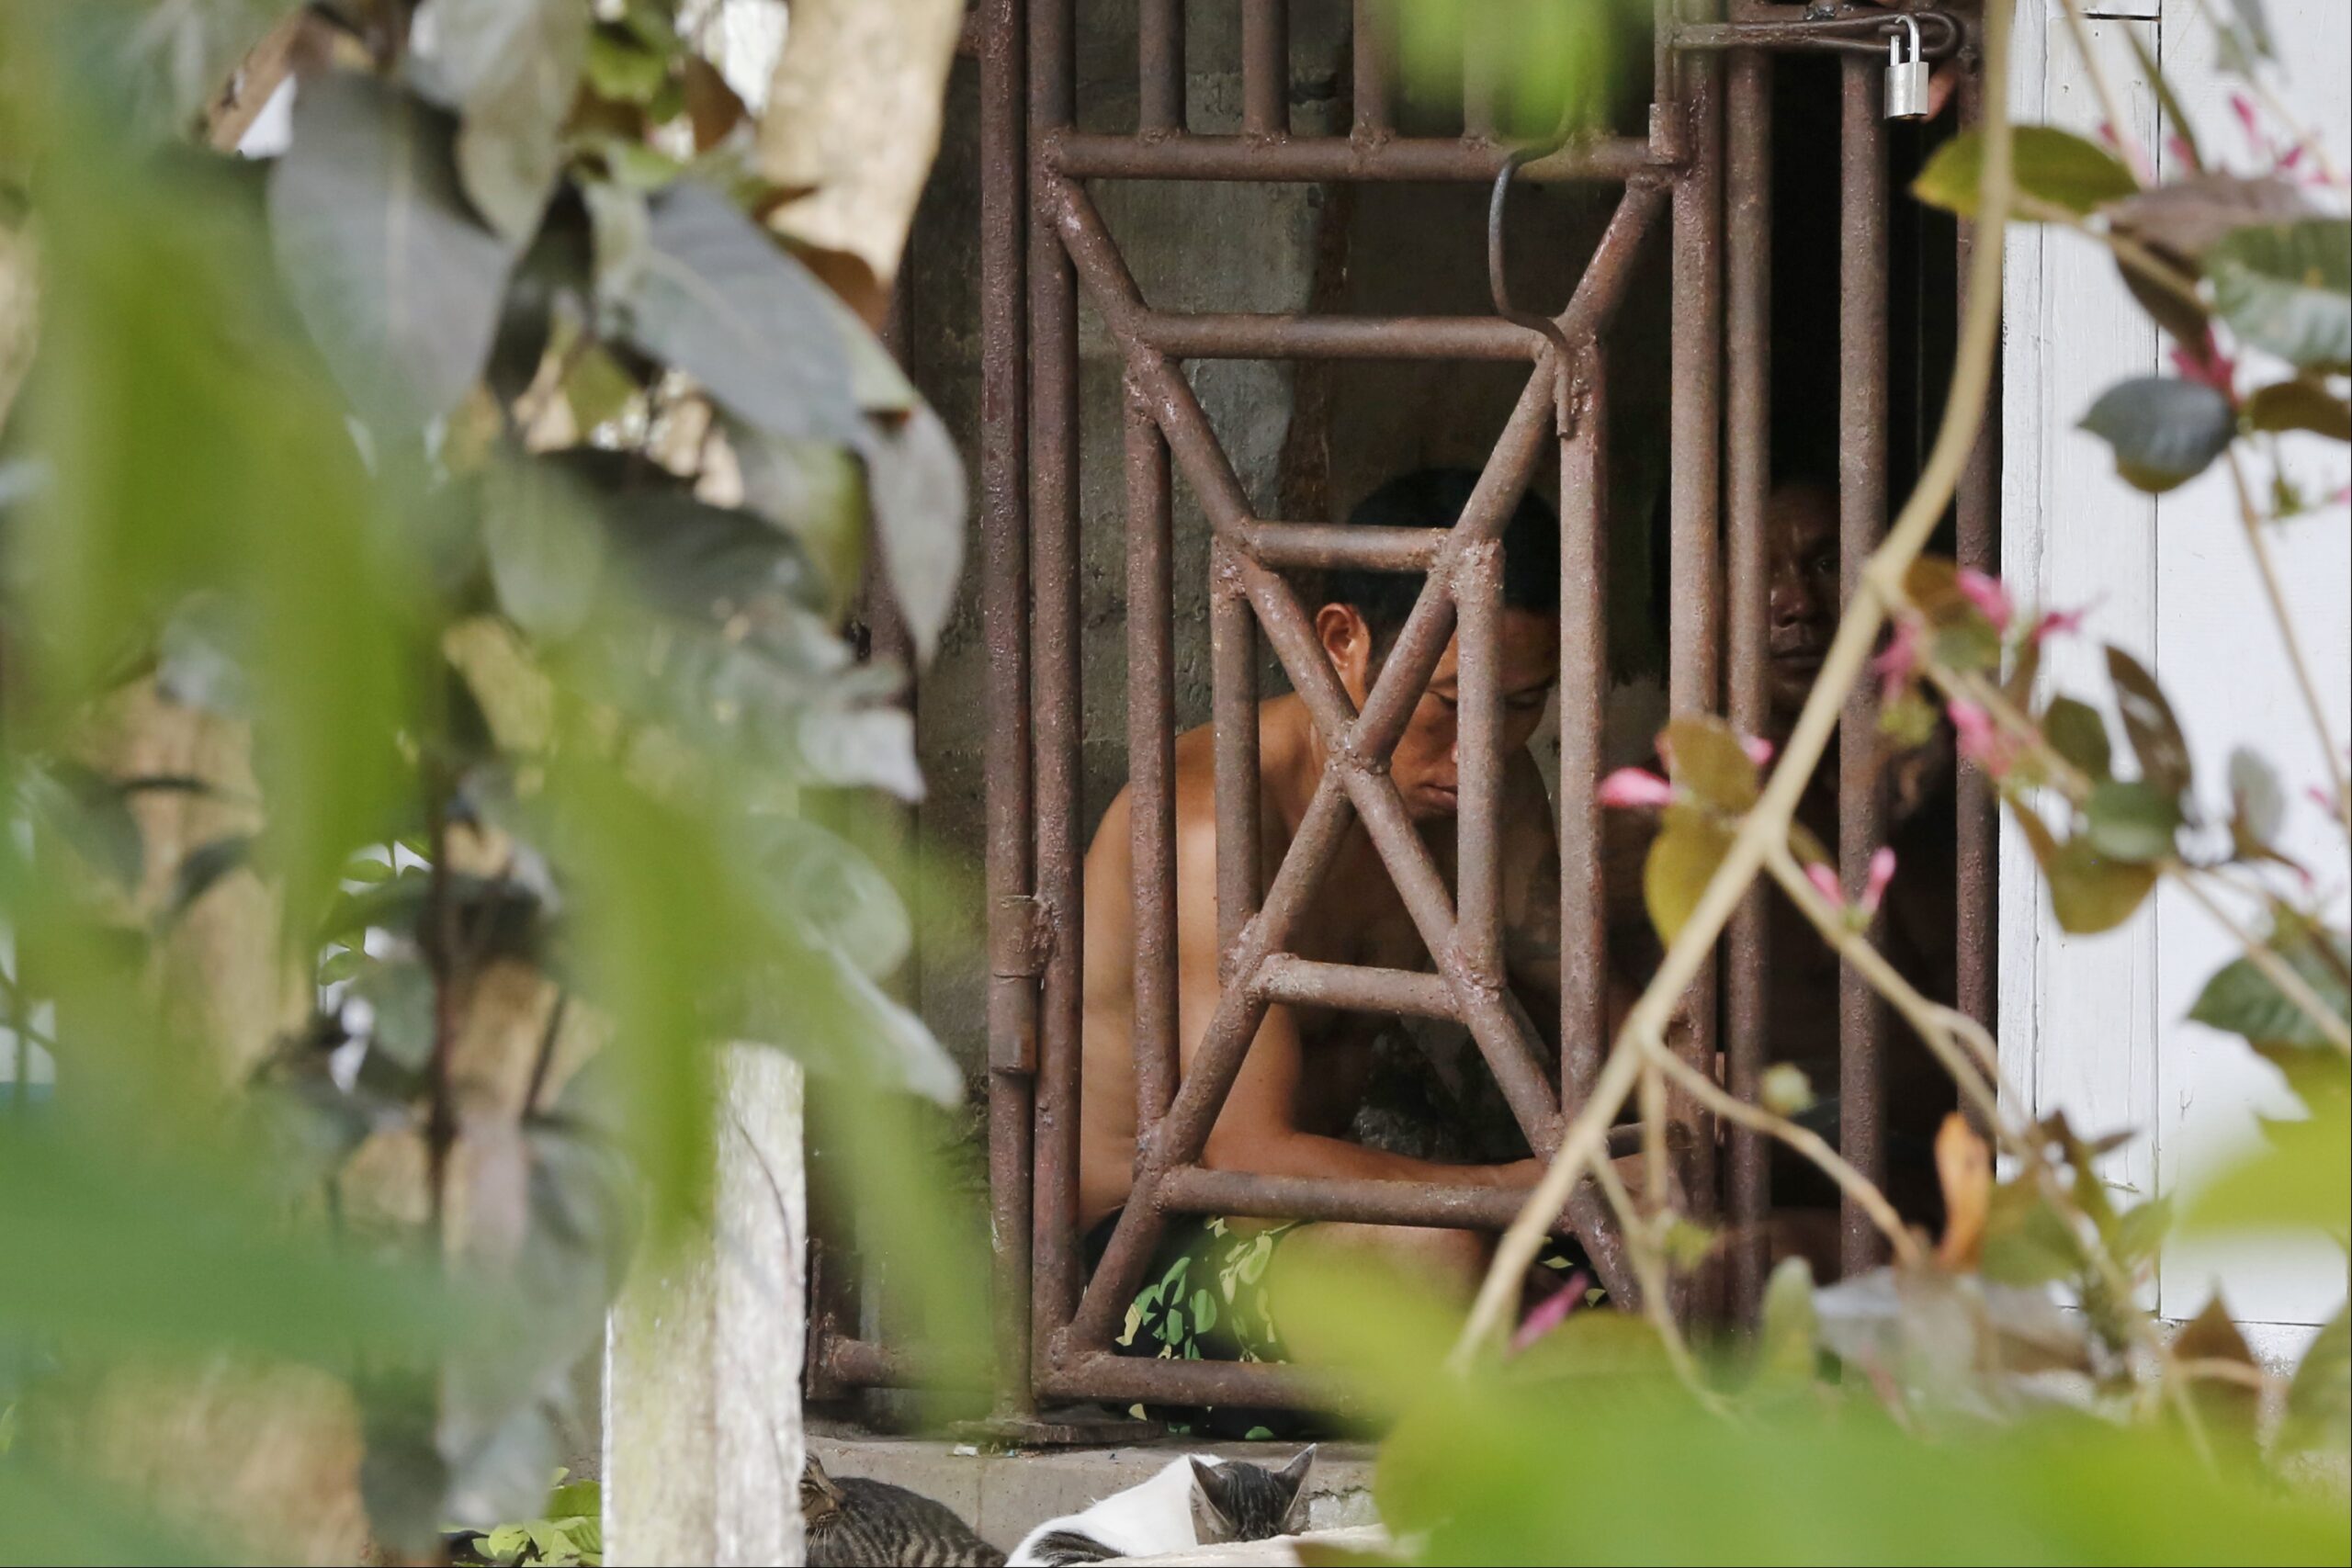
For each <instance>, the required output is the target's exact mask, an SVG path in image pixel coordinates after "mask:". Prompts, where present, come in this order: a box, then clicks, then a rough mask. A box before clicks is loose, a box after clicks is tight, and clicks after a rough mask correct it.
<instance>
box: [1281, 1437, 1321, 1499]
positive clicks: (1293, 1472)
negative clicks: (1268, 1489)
mask: <svg viewBox="0 0 2352 1568" xmlns="http://www.w3.org/2000/svg"><path fill="white" fill-rule="evenodd" d="M1314 1468H1315V1445H1314V1444H1313V1443H1309V1444H1307V1445H1306V1447H1305V1448H1303V1449H1301V1450H1298V1457H1297V1458H1296V1459H1295V1460H1293V1461H1290V1462H1289V1463H1288V1464H1286V1465H1284V1466H1283V1467H1282V1469H1280V1470H1278V1471H1276V1472H1274V1479H1275V1480H1276V1481H1279V1482H1281V1483H1282V1484H1283V1489H1284V1490H1286V1491H1288V1492H1289V1493H1290V1494H1291V1495H1293V1496H1295V1495H1298V1494H1299V1493H1300V1492H1302V1491H1304V1490H1306V1472H1308V1471H1310V1470H1312V1469H1314Z"/></svg>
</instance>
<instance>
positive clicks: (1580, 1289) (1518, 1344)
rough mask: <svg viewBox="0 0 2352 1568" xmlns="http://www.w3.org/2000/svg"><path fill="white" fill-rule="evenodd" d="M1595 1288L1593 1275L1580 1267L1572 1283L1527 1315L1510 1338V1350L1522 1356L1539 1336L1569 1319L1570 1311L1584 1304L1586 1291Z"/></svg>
mask: <svg viewBox="0 0 2352 1568" xmlns="http://www.w3.org/2000/svg"><path fill="white" fill-rule="evenodd" d="M1590 1289H1592V1276H1590V1275H1589V1274H1587V1273H1586V1272H1585V1271H1584V1270H1583V1269H1577V1271H1576V1272H1575V1273H1573V1274H1571V1275H1569V1276H1568V1282H1567V1283H1566V1284H1565V1285H1563V1286H1561V1287H1560V1289H1559V1291H1558V1292H1556V1293H1555V1294H1553V1295H1550V1296H1547V1297H1545V1298H1544V1300H1543V1301H1542V1302H1540V1303H1537V1304H1536V1307H1535V1310H1534V1311H1533V1312H1531V1313H1529V1314H1527V1321H1525V1322H1524V1323H1521V1325H1519V1332H1518V1333H1516V1334H1514V1335H1512V1336H1511V1337H1510V1353H1511V1354H1512V1355H1514V1356H1516V1355H1518V1354H1519V1353H1520V1352H1521V1350H1524V1349H1526V1348H1528V1347H1529V1346H1530V1345H1532V1344H1534V1343H1535V1342H1536V1341H1537V1340H1538V1339H1541V1338H1543V1337H1544V1336H1545V1335H1546V1334H1549V1333H1551V1332H1552V1330H1554V1329H1555V1328H1557V1327H1559V1326H1560V1325H1561V1324H1563V1323H1565V1322H1566V1321H1567V1316H1568V1314H1570V1313H1572V1312H1574V1311H1576V1310H1577V1308H1578V1307H1580V1306H1582V1305H1584V1293H1585V1292H1587V1291H1589V1290H1590Z"/></svg>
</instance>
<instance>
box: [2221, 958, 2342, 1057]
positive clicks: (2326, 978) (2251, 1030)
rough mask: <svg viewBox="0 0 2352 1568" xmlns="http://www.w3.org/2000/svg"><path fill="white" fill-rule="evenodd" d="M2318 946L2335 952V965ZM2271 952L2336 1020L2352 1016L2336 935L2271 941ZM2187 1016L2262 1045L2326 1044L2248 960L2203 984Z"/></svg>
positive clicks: (2317, 1030)
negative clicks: (2329, 947)
mask: <svg viewBox="0 0 2352 1568" xmlns="http://www.w3.org/2000/svg"><path fill="white" fill-rule="evenodd" d="M2323 942H2324V943H2327V944H2329V945H2332V946H2333V947H2334V948H2335V962H2333V963H2331V962H2330V961H2329V958H2328V955H2327V953H2325V952H2324V951H2322V947H2321V944H2322V943H2323ZM2272 951H2273V952H2275V953H2277V954H2278V956H2279V958H2281V959H2282V960H2284V961H2285V963H2286V964H2287V967H2288V968H2290V970H2292V971H2293V972H2294V973H2295V974H2297V975H2298V976H2301V977H2302V978H2303V980H2305V981H2306V982H2307V983H2308V984H2309V985H2310V987H2311V988H2312V991H2313V992H2315V993H2316V994H2317V995H2318V998H2319V1000H2320V1003H2321V1005H2322V1006H2323V1007H2325V1008H2328V1009H2330V1010H2333V1011H2334V1012H2335V1015H2336V1016H2337V1017H2338V1018H2344V1017H2346V1016H2352V996H2348V995H2347V994H2346V987H2345V981H2344V967H2343V965H2344V964H2345V961H2346V954H2347V949H2346V944H2345V941H2344V938H2343V936H2342V935H2341V934H2340V933H2328V934H2326V935H2323V936H2317V937H2308V938H2303V939H2301V940H2289V941H2284V942H2282V941H2280V940H2279V938H2278V937H2277V936H2274V937H2273V938H2272ZM2188 1017H2189V1021H2191V1022H2193V1023H2201V1024H2203V1025H2205V1026H2206V1027H2207V1028H2208V1029H2218V1030H2220V1031H2222V1032H2223V1033H2225V1034H2240V1035H2244V1036H2245V1038H2246V1039H2248V1040H2250V1041H2254V1042H2256V1043H2263V1044H2277V1045H2292V1046H2301V1045H2325V1044H2327V1043H2329V1041H2328V1037H2327V1036H2326V1034H2324V1032H2321V1030H2320V1027H2319V1025H2318V1024H2317V1023H2315V1022H2313V1021H2312V1019H2311V1017H2310V1016H2309V1015H2308V1014H2306V1013H2305V1012H2304V1011H2303V1010H2302V1009H2301V1008H2300V1007H2298V1006H2296V1005H2295V1003H2294V1001H2293V1000H2292V999H2291V998H2289V997H2288V995H2287V994H2286V993H2285V992H2284V991H2281V990H2280V989H2278V987H2277V986H2276V985H2275V984H2273V983H2272V981H2271V979H2270V977H2269V976H2267V975H2265V974H2264V973H2263V972H2262V970H2261V968H2260V967H2259V966H2257V965H2256V963H2255V962H2254V960H2253V959H2251V958H2237V959H2233V960H2232V961H2231V962H2230V963H2228V964H2224V965H2223V966H2222V968H2221V969H2220V970H2219V971H2218V972H2217V973H2216V974H2215V975H2214V976H2213V977H2212V978H2211V979H2210V980H2208V981H2206V982H2205V988H2204V990H2202V991H2201V992H2199V994H2198V998H2197V1001H2196V1004H2195V1005H2194V1006H2192V1007H2191V1008H2190V1009H2189V1010H2188Z"/></svg>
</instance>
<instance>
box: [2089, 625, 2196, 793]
mask: <svg viewBox="0 0 2352 1568" xmlns="http://www.w3.org/2000/svg"><path fill="white" fill-rule="evenodd" d="M2107 673H2108V679H2109V680H2110V681H2112V682H2115V706H2116V712H2117V714H2118V716H2120V717H2121V718H2122V720H2123V734H2124V738H2125V739H2128V740H2130V741H2131V750H2132V753H2133V755H2135V756H2136V757H2138V758H2139V760H2140V776H2141V777H2142V778H2143V779H2145V780H2146V781H2147V782H2148V783H2150V784H2154V785H2155V786H2156V787H2158V788H2159V789H2162V790H2164V791H2165V793H2166V794H2168V795H2179V794H2180V793H2181V791H2183V790H2185V789H2187V788H2188V783H2189V778H2190V767H2189V760H2188V741H2187V740H2185V739H2182V737H2181V733H2180V724H2179V721H2177V719H2175V718H2174V717H2173V714H2172V704H2171V703H2169V702H2167V701H2165V694H2164V688H2162V687H2161V686H2158V685H2157V684H2156V678H2155V677H2154V675H2151V674H2149V673H2148V671H2147V669H2146V667H2145V666H2143V665H2142V664H2141V662H2140V661H2139V660H2136V659H2134V658H2132V657H2131V655H2130V654H2128V653H2126V652H2124V651H2123V650H2122V649H2120V648H2117V647H2115V646H2114V645H2113V644H2111V643H2110V644H2109V646H2108V649H2107Z"/></svg>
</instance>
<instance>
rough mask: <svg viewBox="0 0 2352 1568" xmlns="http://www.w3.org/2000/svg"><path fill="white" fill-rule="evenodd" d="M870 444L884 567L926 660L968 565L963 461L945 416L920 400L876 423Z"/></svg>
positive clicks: (869, 473) (870, 487) (868, 466)
mask: <svg viewBox="0 0 2352 1568" xmlns="http://www.w3.org/2000/svg"><path fill="white" fill-rule="evenodd" d="M865 486H866V493H867V495H868V496H870V497H871V498H872V500H873V503H874V523H875V529H876V534H877V535H878V536H879V537H878V549H879V554H880V558H881V562H882V567H883V570H885V571H886V572H888V575H889V579H890V589H891V592H892V593H893V594H894V595H895V596H896V598H897V599H898V602H899V612H900V614H901V615H903V616H904V618H905V620H906V623H907V630H908V633H909V635H910V637H912V638H913V641H914V648H915V657H916V659H917V660H921V661H922V662H925V663H928V662H929V661H930V660H931V657H932V655H933V654H934V653H936V652H937V651H938V650H939V634H940V632H941V631H942V630H943V629H944V627H945V626H946V625H947V615H948V612H949V611H950V610H952V609H953V608H954V607H955V604H956V580H957V578H958V577H959V576H960V575H961V573H962V570H963V566H964V522H965V514H966V495H965V489H964V461H963V458H962V457H960V456H959V455H958V454H957V452H956V441H955V438H954V437H953V436H951V435H949V434H947V427H946V426H945V425H944V424H943V423H940V419H939V416H938V415H937V414H935V413H933V412H931V409H930V407H929V406H928V405H926V404H920V403H919V404H917V405H916V406H915V408H914V410H913V412H910V414H908V415H907V416H906V417H905V418H904V419H902V420H899V421H896V422H888V421H885V422H877V428H876V431H875V433H874V434H872V435H871V436H869V437H868V439H867V441H866V442H865Z"/></svg>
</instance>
